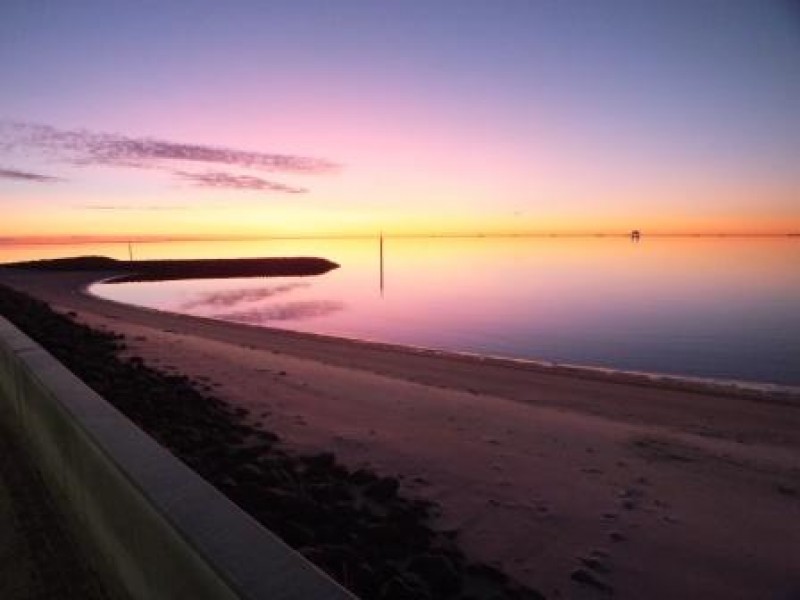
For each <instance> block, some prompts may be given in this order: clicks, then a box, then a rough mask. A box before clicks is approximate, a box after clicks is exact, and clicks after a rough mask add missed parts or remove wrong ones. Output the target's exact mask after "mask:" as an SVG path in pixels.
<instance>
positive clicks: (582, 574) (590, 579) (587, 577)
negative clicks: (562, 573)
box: [570, 569, 613, 592]
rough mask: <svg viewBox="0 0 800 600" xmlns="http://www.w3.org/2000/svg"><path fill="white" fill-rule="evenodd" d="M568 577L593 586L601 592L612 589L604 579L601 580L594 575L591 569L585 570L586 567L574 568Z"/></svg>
mask: <svg viewBox="0 0 800 600" xmlns="http://www.w3.org/2000/svg"><path fill="white" fill-rule="evenodd" d="M570 579H572V580H573V581H576V582H577V583H580V584H582V585H586V586H589V587H593V588H595V589H597V590H600V591H603V592H611V591H612V590H613V588H612V587H611V586H610V585H608V584H607V583H605V582H604V581H601V580H600V579H598V578H597V576H596V575H594V574H593V573H592V572H591V571H587V570H586V569H575V570H574V571H573V572H572V573H571V574H570Z"/></svg>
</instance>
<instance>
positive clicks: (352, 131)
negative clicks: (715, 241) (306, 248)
mask: <svg viewBox="0 0 800 600" xmlns="http://www.w3.org/2000/svg"><path fill="white" fill-rule="evenodd" d="M0 74H2V84H0V238H16V237H21V236H38V237H45V238H47V237H54V236H112V237H113V236H122V237H124V236H147V235H164V236H189V237H191V236H201V237H202V236H273V235H276V236H283V235H320V234H345V235H350V234H366V235H372V234H375V233H376V232H378V231H381V230H382V231H385V232H387V233H388V234H392V233H508V232H515V233H542V232H560V233H584V232H597V231H602V232H625V231H629V230H631V229H633V228H638V229H641V230H643V231H645V232H660V233H668V232H693V233H694V232H708V233H719V232H730V233H741V232H747V233H783V232H796V231H800V164H798V163H800V104H799V103H798V98H800V3H798V2H796V1H795V0H783V1H781V0H686V1H684V0H671V1H670V2H650V1H646V0H628V1H622V0H609V1H603V2H598V1H596V0H574V1H571V0H570V1H568V0H484V1H475V0H460V1H448V0H434V1H431V0H426V1H416V0H403V1H399V0H383V1H380V2H376V1H374V0H358V1H356V0H337V1H331V0H318V1H304V0H294V1H285V2H284V1H277V0H273V1H269V2H265V1H263V0H258V1H256V0H254V1H247V0H231V1H230V2H219V1H218V0H216V1H213V2H211V1H208V2H207V1H204V0H193V1H186V2H169V1H149V0H138V1H129V2H124V1H121V0H103V1H97V2H91V1H82V0H72V1H70V2H61V1H56V0H53V1H45V0H3V2H2V3H1V4H0Z"/></svg>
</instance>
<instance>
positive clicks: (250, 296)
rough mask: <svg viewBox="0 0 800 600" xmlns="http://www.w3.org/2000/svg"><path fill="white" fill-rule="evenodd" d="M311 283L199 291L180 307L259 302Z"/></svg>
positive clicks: (213, 307)
mask: <svg viewBox="0 0 800 600" xmlns="http://www.w3.org/2000/svg"><path fill="white" fill-rule="evenodd" d="M309 285H310V284H308V283H287V284H284V285H277V286H274V287H263V288H256V289H252V288H243V289H242V288H240V289H236V290H225V291H222V292H205V293H199V294H197V295H196V296H194V297H192V298H191V299H190V300H187V301H185V302H183V303H182V304H181V305H180V308H181V310H194V309H198V308H200V309H215V308H231V307H235V306H236V305H238V304H245V303H251V302H258V301H260V300H265V299H267V298H272V297H274V296H278V295H280V294H286V293H288V292H291V291H292V290H297V289H301V288H307V287H308V286H309Z"/></svg>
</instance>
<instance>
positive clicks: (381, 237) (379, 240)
mask: <svg viewBox="0 0 800 600" xmlns="http://www.w3.org/2000/svg"><path fill="white" fill-rule="evenodd" d="M378 248H379V252H380V263H381V298H383V231H381V233H380V236H379V238H378Z"/></svg>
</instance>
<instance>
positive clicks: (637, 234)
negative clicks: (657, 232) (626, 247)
mask: <svg viewBox="0 0 800 600" xmlns="http://www.w3.org/2000/svg"><path fill="white" fill-rule="evenodd" d="M640 237H642V232H641V231H639V230H638V229H634V230H633V231H631V239H632V240H635V241H637V242H638V241H639V238H640Z"/></svg>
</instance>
